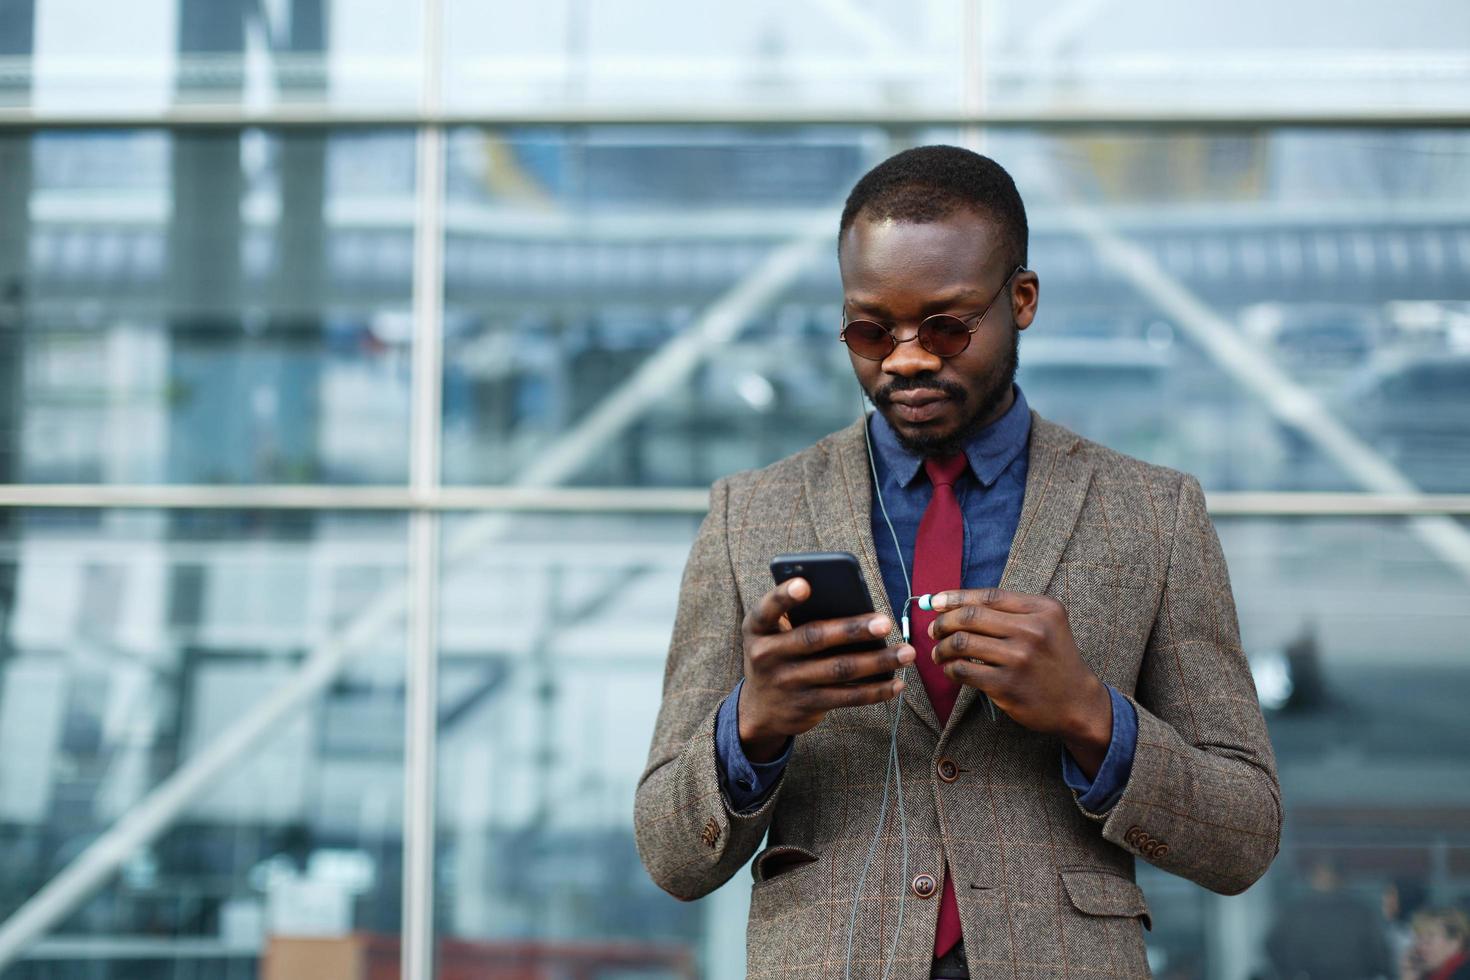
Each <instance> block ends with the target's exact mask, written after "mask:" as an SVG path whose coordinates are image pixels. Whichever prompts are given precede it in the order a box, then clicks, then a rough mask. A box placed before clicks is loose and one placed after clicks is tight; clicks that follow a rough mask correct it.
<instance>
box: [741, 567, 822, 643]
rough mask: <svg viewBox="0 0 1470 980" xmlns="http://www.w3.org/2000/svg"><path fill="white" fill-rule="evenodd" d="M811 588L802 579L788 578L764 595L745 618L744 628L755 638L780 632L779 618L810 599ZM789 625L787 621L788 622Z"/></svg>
mask: <svg viewBox="0 0 1470 980" xmlns="http://www.w3.org/2000/svg"><path fill="white" fill-rule="evenodd" d="M811 594H812V587H811V585H810V584H809V583H808V582H807V580H806V579H804V578H789V579H787V580H786V581H784V582H782V583H781V584H780V585H778V586H776V587H775V588H774V589H772V590H771V591H769V592H767V593H766V594H765V595H763V596H761V599H760V602H758V603H756V605H755V608H754V609H752V610H751V611H750V615H749V616H747V617H746V620H745V623H746V628H747V629H748V630H749V631H750V632H751V633H754V634H755V635H757V636H765V635H767V634H770V633H779V632H780V631H781V617H783V616H785V615H786V614H787V613H788V612H790V611H791V610H793V609H795V608H796V607H797V606H799V605H801V604H802V603H803V602H805V601H806V600H807V599H809V598H811ZM788 624H789V621H788Z"/></svg>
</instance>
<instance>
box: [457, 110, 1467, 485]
mask: <svg viewBox="0 0 1470 980" xmlns="http://www.w3.org/2000/svg"><path fill="white" fill-rule="evenodd" d="M956 138H957V134H955V133H946V132H942V131H941V132H930V133H925V134H923V140H945V139H950V140H953V139H956ZM902 145H904V144H903V143H900V142H897V141H896V139H890V138H888V137H887V136H886V135H885V134H884V133H883V132H881V131H878V130H865V129H864V130H853V129H800V130H785V131H781V132H780V134H779V135H772V134H770V133H767V132H751V131H745V130H729V129H723V128H718V127H709V128H699V129H682V130H670V129H667V128H593V129H581V130H566V131H563V130H536V131H524V130H516V131H474V130H467V131H458V132H456V133H455V134H454V138H453V140H452V141H451V152H450V159H449V185H448V186H449V200H448V209H449V210H448V227H449V232H448V235H449V237H448V243H447V255H446V266H447V285H446V289H447V297H448V299H447V303H448V314H447V317H448V326H447V337H446V350H445V376H444V391H445V403H444V440H445V451H444V461H445V462H444V472H445V479H446V481H448V482H454V483H483V482H516V481H518V480H524V479H527V478H528V477H529V475H530V474H532V473H534V471H535V466H536V461H537V460H538V459H539V458H542V457H543V455H544V454H546V452H547V447H548V445H549V444H551V443H552V442H553V441H555V440H566V441H567V442H568V443H570V442H571V441H573V440H575V439H576V438H577V434H578V433H583V432H587V431H601V429H600V428H599V426H601V425H603V424H605V423H606V418H605V417H604V415H605V413H607V412H609V411H613V412H619V411H623V410H624V409H626V405H616V404H615V402H616V399H615V398H614V397H613V395H614V393H617V395H618V397H620V398H621V397H625V396H627V397H633V398H635V399H636V401H637V404H638V405H639V410H638V411H637V412H636V413H633V414H632V415H629V416H627V417H626V419H625V421H623V422H622V423H621V424H619V425H618V426H617V427H616V431H615V432H612V434H611V437H610V438H608V439H605V440H603V441H601V442H599V443H597V444H595V445H587V446H586V451H585V452H584V453H583V455H582V457H581V458H580V459H579V461H578V463H577V464H576V469H575V471H574V472H572V473H571V474H570V477H569V478H570V479H571V480H572V481H573V482H576V483H585V484H594V485H595V484H603V485H615V486H617V485H630V486H634V485H657V486H668V485H675V486H678V485H685V486H691V485H692V486H703V485H705V484H707V483H708V482H710V481H711V480H713V479H714V478H716V477H718V476H720V475H723V474H725V473H728V472H730V471H732V470H735V469H741V468H746V467H750V466H757V465H762V464H764V463H766V462H769V461H771V460H774V459H776V458H779V457H780V456H783V455H785V454H786V453H788V452H792V451H794V450H796V449H798V448H800V447H802V446H805V445H808V444H810V443H811V442H813V441H815V440H816V439H817V438H819V437H820V436H822V435H824V434H825V433H827V432H830V431H832V430H833V429H835V428H838V427H840V426H842V425H844V424H846V423H847V422H848V421H850V420H851V419H853V418H855V417H856V416H857V414H858V411H859V393H858V390H857V388H856V386H855V385H854V383H853V381H852V376H851V369H850V367H849V366H848V363H847V355H846V353H845V351H844V349H843V348H842V346H841V345H840V343H838V342H837V332H838V327H839V321H840V315H841V314H840V303H841V287H840V283H839V282H838V279H837V272H836V255H835V239H836V225H837V213H838V206H839V205H840V203H841V199H842V196H843V194H844V193H845V191H846V190H847V189H848V188H849V187H850V186H851V184H852V182H853V181H854V180H855V179H856V177H857V176H858V175H860V174H861V173H862V172H863V170H864V169H866V168H867V167H868V166H870V165H872V164H874V163H876V162H877V161H878V160H879V159H882V158H883V157H884V156H886V155H887V154H888V153H890V152H892V151H894V150H895V149H897V148H900V147H901V146H902ZM987 148H988V149H989V150H990V152H992V153H994V154H995V155H996V156H997V157H998V158H999V159H1001V160H1002V161H1004V162H1006V163H1007V164H1009V165H1010V167H1011V168H1012V169H1013V170H1014V171H1015V173H1016V175H1017V179H1018V181H1019V183H1020V187H1021V191H1022V194H1023V196H1024V198H1025V199H1026V201H1027V205H1028V210H1029V221H1030V226H1031V241H1030V257H1029V262H1030V265H1031V267H1032V268H1034V269H1035V270H1037V272H1038V273H1039V274H1040V277H1041V283H1042V299H1041V308H1040V313H1039V315H1038V319H1037V322H1036V323H1035V324H1033V325H1032V327H1031V328H1030V329H1029V330H1028V331H1027V332H1026V333H1025V334H1024V335H1023V337H1022V339H1021V352H1020V361H1021V373H1020V381H1021V384H1022V385H1023V387H1025V388H1026V390H1027V391H1028V393H1030V395H1031V397H1032V401H1033V403H1034V404H1035V405H1036V407H1038V408H1039V409H1040V410H1041V411H1043V412H1046V413H1047V414H1049V416H1050V417H1052V418H1054V419H1055V420H1057V421H1060V422H1062V423H1064V424H1067V425H1070V426H1072V427H1074V428H1076V429H1077V430H1078V431H1080V432H1081V433H1082V434H1084V435H1086V436H1089V437H1091V438H1094V439H1097V440H1099V441H1101V442H1104V443H1106V444H1108V445H1110V446H1113V447H1115V448H1118V449H1121V450H1123V451H1125V452H1130V453H1134V454H1137V455H1140V456H1143V457H1144V458H1147V459H1149V460H1152V461H1154V462H1158V463H1163V464H1166V465H1171V466H1176V467H1180V468H1183V469H1186V470H1189V471H1190V472H1193V473H1195V474H1196V475H1198V476H1199V477H1200V479H1201V480H1202V481H1203V482H1204V484H1205V486H1206V487H1207V488H1209V489H1213V490H1246V489H1248V490H1372V491H1378V492H1389V491H1394V490H1397V489H1399V486H1400V481H1401V483H1402V485H1409V486H1414V487H1419V488H1421V489H1424V490H1453V489H1458V488H1463V487H1464V486H1465V485H1466V480H1467V479H1470V469H1467V464H1466V460H1470V451H1467V447H1470V402H1467V400H1466V399H1467V398H1470V374H1467V373H1466V372H1467V371H1470V333H1467V330H1466V326H1465V324H1466V322H1470V321H1467V317H1470V305H1467V303H1466V302H1465V300H1464V299H1463V292H1462V290H1461V289H1460V285H1461V284H1462V283H1463V282H1464V280H1465V278H1466V276H1467V274H1470V245H1467V244H1466V239H1465V235H1466V232H1465V222H1464V220H1463V218H1464V216H1463V215H1462V214H1461V213H1460V212H1461V210H1462V209H1461V208H1460V206H1459V204H1458V203H1457V202H1459V201H1461V200H1463V199H1464V198H1465V196H1466V195H1467V193H1470V183H1467V181H1470V178H1467V176H1466V175H1467V173H1470V170H1467V168H1465V167H1463V166H1457V165H1456V164H1457V163H1460V162H1463V160H1464V159H1466V158H1467V157H1470V143H1467V142H1466V139H1465V137H1464V134H1462V133H1458V132H1452V133H1438V132H1422V131H1390V132H1382V133H1349V132H1297V131H1289V130H1272V131H1263V132H1259V133H1253V134H1246V135H1229V134H1210V135H1193V134H1183V135H1149V134H1138V133H1117V134H1112V133H1089V134H1087V135H1078V134H1062V133H1045V132H1005V133H998V134H994V135H992V136H991V137H990V138H989V139H988V143H987ZM1400 159H1402V160H1406V161H1408V163H1407V164H1405V165H1406V166H1407V167H1409V168H1411V169H1414V168H1417V176H1416V177H1415V178H1414V179H1406V178H1405V177H1404V176H1403V174H1402V173H1401V172H1400V168H1399V167H1398V165H1397V161H1398V160H1400ZM1309 170H1310V172H1311V174H1312V178H1311V180H1310V184H1311V187H1312V192H1311V193H1310V194H1308V193H1306V192H1305V191H1304V189H1303V188H1304V186H1305V185H1306V184H1307V183H1308V179H1307V176H1306V174H1307V171H1309ZM804 242H805V243H811V247H810V248H808V249H806V250H805V251H804V252H800V254H798V255H796V256H795V257H792V255H791V248H793V247H795V246H799V245H800V244H801V243H804ZM793 243H795V245H794V244H793ZM732 311H733V312H732ZM732 317H733V318H734V320H733V321H732V319H731V318H732ZM686 346H687V347H688V348H689V356H687V357H685V356H684V354H683V353H682V352H681V350H680V349H681V348H685V347H686ZM610 406H611V407H610ZM1099 406H1104V407H1105V408H1104V410H1101V411H1100V410H1099ZM1374 474H1378V475H1377V476H1375V475H1374ZM1384 474H1387V476H1385V475H1384Z"/></svg>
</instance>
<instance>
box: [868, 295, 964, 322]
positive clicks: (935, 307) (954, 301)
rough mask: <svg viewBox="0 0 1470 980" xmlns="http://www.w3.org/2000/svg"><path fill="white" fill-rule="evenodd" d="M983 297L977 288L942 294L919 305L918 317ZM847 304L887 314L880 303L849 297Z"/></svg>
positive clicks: (879, 313) (869, 311)
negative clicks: (946, 294)
mask: <svg viewBox="0 0 1470 980" xmlns="http://www.w3.org/2000/svg"><path fill="white" fill-rule="evenodd" d="M983 298H984V295H983V294H982V293H981V291H980V290H978V289H973V288H970V289H960V290H957V291H955V292H953V293H950V294H949V295H948V296H943V297H940V298H938V299H931V300H930V301H929V302H927V303H925V304H924V305H923V306H921V307H919V313H920V318H921V319H922V318H923V317H926V316H929V315H931V314H933V313H942V312H944V311H945V310H947V309H949V308H951V307H953V306H957V305H959V304H960V303H963V302H965V301H967V300H970V299H983ZM847 305H848V306H850V307H853V308H854V309H859V310H862V311H863V312H864V313H873V314H876V315H878V316H883V317H887V316H888V308H887V307H885V306H884V305H883V304H881V303H865V302H863V301H862V300H860V299H850V300H847Z"/></svg>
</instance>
